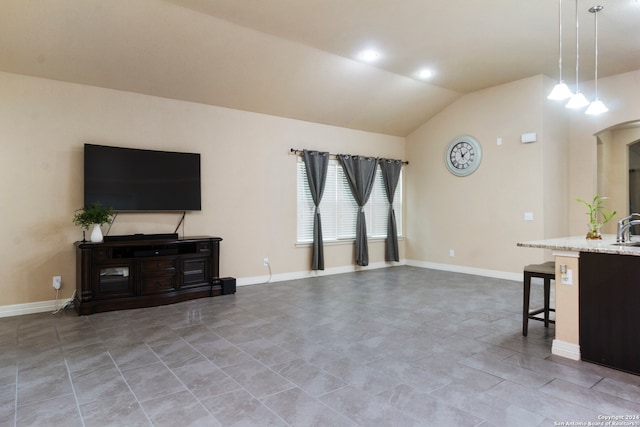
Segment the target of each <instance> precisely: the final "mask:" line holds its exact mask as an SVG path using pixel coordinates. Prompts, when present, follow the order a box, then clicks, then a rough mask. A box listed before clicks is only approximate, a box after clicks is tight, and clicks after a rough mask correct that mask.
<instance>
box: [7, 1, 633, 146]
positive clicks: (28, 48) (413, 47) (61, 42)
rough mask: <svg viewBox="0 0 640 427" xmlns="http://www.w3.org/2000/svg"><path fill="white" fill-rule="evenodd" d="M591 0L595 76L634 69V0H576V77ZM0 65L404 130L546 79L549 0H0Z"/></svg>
mask: <svg viewBox="0 0 640 427" xmlns="http://www.w3.org/2000/svg"><path fill="white" fill-rule="evenodd" d="M575 4H576V2H574V1H571V0H564V2H563V7H562V10H563V54H564V58H563V59H564V61H563V77H564V78H565V80H566V81H567V83H569V84H570V85H572V84H575V80H576V79H575V54H576V50H575V45H576V39H575V10H576V6H575ZM597 4H600V5H603V6H604V10H603V11H602V12H600V14H599V15H598V19H599V21H598V30H599V70H598V71H599V76H600V77H605V76H610V75H614V74H619V73H623V72H627V71H633V70H638V69H640V25H638V24H639V23H640V3H638V2H637V1H635V0H597V1H596V0H594V2H593V3H585V2H584V1H582V0H580V1H579V2H578V13H579V24H580V25H579V29H580V38H579V44H580V51H579V53H580V69H579V71H580V81H586V80H592V79H593V75H594V66H593V64H594V54H593V51H594V43H593V40H594V15H593V14H591V13H589V12H588V9H589V8H590V7H591V6H595V5H597ZM365 48H375V49H376V50H378V51H379V52H380V54H381V55H380V57H379V58H378V59H377V61H376V62H374V63H372V64H368V63H363V62H362V61H361V60H359V59H358V58H357V54H358V52H360V51H361V50H362V49H365ZM424 67H428V68H430V69H431V70H432V71H433V73H434V75H433V76H432V78H431V79H429V80H428V81H424V80H421V79H419V78H418V77H416V72H417V71H418V70H419V69H421V68H424ZM0 71H6V72H12V73H20V74H26V75H31V76H37V77H44V78H49V79H55V80H61V81H67V82H74V83H81V84H87V85H94V86H99V87H104V88H111V89H117V90H124V91H130V92H137V93H142V94H147V95H154V96H160V97H166V98H172V99H178V100H185V101H191V102H199V103H204V104H210V105H217V106H222V107H229V108H235V109H240V110H246V111H252V112H257V113H265V114H272V115H277V116H282V117H288V118H294V119H300V120H306V121H312V122H317V123H325V124H329V125H335V126H343V127H348V128H354V129H361V130H366V131H372V132H379V133H384V134H390V135H399V136H405V135H408V134H409V133H410V132H412V131H413V130H415V129H416V128H417V127H418V126H420V125H421V124H422V123H424V122H425V121H427V120H428V119H429V118H431V117H432V116H434V115H435V114H437V113H438V112H440V111H442V109H444V108H445V107H446V106H447V105H449V104H450V103H452V102H453V101H455V100H456V99H457V98H459V97H460V96H462V95H463V94H465V93H469V92H473V91H476V90H480V89H484V88H487V87H491V86H494V85H498V84H502V83H506V82H509V81H514V80H518V79H521V78H525V77H529V76H534V75H539V74H545V75H547V76H549V77H552V78H553V79H557V78H558V1H557V0H484V1H482V2H480V1H469V0H467V1H462V0H400V1H399V0H108V1H105V0H28V1H26V0H2V1H0ZM585 94H586V95H587V96H588V97H589V95H590V94H587V93H585Z"/></svg>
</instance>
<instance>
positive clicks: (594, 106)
mask: <svg viewBox="0 0 640 427" xmlns="http://www.w3.org/2000/svg"><path fill="white" fill-rule="evenodd" d="M602 9H604V6H593V7H592V8H591V9H589V12H591V13H593V16H594V18H595V19H594V21H595V30H594V33H595V42H594V46H595V58H596V64H595V67H596V71H595V80H594V81H595V96H594V99H593V102H592V103H591V104H589V108H587V111H585V113H586V114H594V115H595V114H602V113H605V112H607V111H609V109H608V108H607V107H606V106H605V105H604V103H603V102H602V101H600V98H598V12H600V11H601V10H602Z"/></svg>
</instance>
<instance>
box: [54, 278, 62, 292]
mask: <svg viewBox="0 0 640 427" xmlns="http://www.w3.org/2000/svg"><path fill="white" fill-rule="evenodd" d="M61 286H62V277H61V276H53V289H60V287H61Z"/></svg>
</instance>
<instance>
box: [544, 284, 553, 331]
mask: <svg viewBox="0 0 640 427" xmlns="http://www.w3.org/2000/svg"><path fill="white" fill-rule="evenodd" d="M550 299H551V279H549V278H545V279H544V327H545V328H548V327H549V307H550V306H551V301H550Z"/></svg>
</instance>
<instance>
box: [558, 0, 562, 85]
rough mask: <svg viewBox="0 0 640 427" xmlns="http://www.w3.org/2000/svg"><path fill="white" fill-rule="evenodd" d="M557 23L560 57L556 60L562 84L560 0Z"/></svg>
mask: <svg viewBox="0 0 640 427" xmlns="http://www.w3.org/2000/svg"><path fill="white" fill-rule="evenodd" d="M558 22H559V23H560V24H559V25H558V26H559V28H558V29H559V33H560V35H559V36H558V44H559V49H558V50H559V54H560V57H559V58H558V68H559V69H560V82H562V0H559V6H558Z"/></svg>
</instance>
